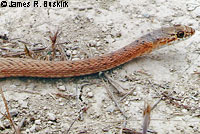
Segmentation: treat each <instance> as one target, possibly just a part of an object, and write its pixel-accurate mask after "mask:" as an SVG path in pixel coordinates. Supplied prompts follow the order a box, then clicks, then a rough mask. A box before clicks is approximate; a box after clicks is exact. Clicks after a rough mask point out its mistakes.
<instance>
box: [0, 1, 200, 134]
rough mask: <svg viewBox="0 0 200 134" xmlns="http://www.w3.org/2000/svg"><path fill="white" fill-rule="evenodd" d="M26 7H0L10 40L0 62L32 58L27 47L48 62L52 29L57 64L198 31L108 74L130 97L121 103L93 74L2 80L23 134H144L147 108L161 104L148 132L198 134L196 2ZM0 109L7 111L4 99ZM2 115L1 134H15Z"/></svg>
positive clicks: (2, 29)
mask: <svg viewBox="0 0 200 134" xmlns="http://www.w3.org/2000/svg"><path fill="white" fill-rule="evenodd" d="M0 2H1V4H2V1H0ZM6 2H8V3H10V2H11V1H10V0H9V1H7V0H6ZM12 2H14V1H12ZM15 2H16V1H15ZM24 2H25V3H26V4H25V5H26V6H28V7H2V6H1V7H0V35H1V38H4V39H5V37H7V38H8V40H3V39H0V56H1V57H8V56H11V57H23V58H30V57H28V56H25V55H24V53H25V52H24V48H25V46H26V47H27V48H28V49H29V50H31V53H32V55H34V56H33V57H34V58H36V59H38V60H44V59H46V60H51V55H52V53H53V52H52V49H51V48H52V42H51V39H50V37H49V36H53V35H54V34H55V33H56V31H59V34H58V36H57V41H56V44H57V45H56V55H55V56H56V58H55V59H54V60H63V59H64V60H77V59H84V58H88V57H94V56H97V55H101V54H104V53H108V52H111V51H114V50H116V49H118V48H121V47H123V46H125V45H127V44H129V43H131V42H132V41H134V40H136V39H137V38H138V37H140V36H142V35H144V34H146V33H149V32H151V31H153V30H154V29H158V28H160V27H164V26H169V25H173V24H183V25H188V26H191V27H193V28H194V29H195V30H196V33H195V35H194V36H193V37H191V38H189V39H188V40H185V41H182V42H180V43H176V44H175V45H173V46H169V47H165V48H162V49H159V50H156V51H154V52H153V53H151V54H148V55H145V56H142V57H139V58H136V59H134V60H132V61H131V62H129V63H127V64H125V65H122V66H120V67H117V68H115V69H112V70H110V71H108V72H106V74H107V75H108V76H109V77H111V78H112V79H113V80H114V85H115V86H116V87H117V88H119V85H118V84H120V85H121V86H122V87H124V90H125V92H130V93H129V94H128V95H127V96H125V97H124V96H123V95H122V94H119V93H118V92H116V89H115V88H114V87H113V86H112V85H111V84H110V83H109V82H108V81H107V79H105V78H104V76H103V75H98V74H94V75H90V76H82V77H76V78H61V79H41V78H4V79H0V86H1V88H2V89H3V93H4V95H5V98H6V100H7V102H8V107H9V111H10V113H11V116H12V119H13V121H14V122H15V123H16V124H19V123H20V122H21V121H22V120H24V125H23V126H22V128H21V133H22V134H67V133H69V134H120V133H122V128H128V129H131V130H136V131H137V132H142V122H143V111H144V104H145V103H146V104H147V103H148V104H149V105H151V106H152V105H153V104H155V103H156V102H157V101H158V100H160V99H161V98H162V100H161V101H160V103H158V105H157V106H156V107H155V108H154V109H153V110H152V111H151V121H150V124H149V128H148V132H147V133H149V134H150V133H158V134H199V133H200V77H199V74H198V72H200V68H199V66H200V56H199V54H200V33H199V30H200V1H199V0H176V1H175V0H109V1H106V0H96V1H94V0H68V1H66V2H67V7H50V6H48V7H44V6H45V5H44V3H43V1H40V0H39V1H38V2H39V5H40V6H41V7H40V6H38V7H34V5H33V4H34V3H33V1H27V0H26V1H24ZM28 2H30V3H28ZM48 2H50V0H49V1H48ZM55 2H56V1H55ZM62 2H65V1H64V0H63V1H62ZM3 4H5V2H3ZM25 5H24V6H25ZM29 5H30V6H29ZM4 34H5V35H6V36H4ZM3 36H4V37H3ZM42 48H43V49H42ZM40 49H42V50H40ZM34 50H35V51H34ZM26 54H27V53H26ZM112 83H113V82H112ZM108 90H109V91H110V92H111V93H112V95H110V94H109V92H108ZM131 91H132V92H131ZM110 96H114V97H115V102H117V105H116V104H115V102H114V100H113V99H112V97H110ZM0 111H1V113H2V114H3V113H6V109H5V106H4V103H3V100H2V97H1V96H0ZM2 114H0V133H1V134H12V133H13V132H14V130H13V128H12V127H11V125H10V124H9V121H8V120H7V119H6V118H5V117H4V116H3V115H2Z"/></svg>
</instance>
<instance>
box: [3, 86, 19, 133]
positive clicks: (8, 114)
mask: <svg viewBox="0 0 200 134" xmlns="http://www.w3.org/2000/svg"><path fill="white" fill-rule="evenodd" d="M0 94H1V96H2V99H3V102H4V105H5V108H6V112H7V116H6V118H7V119H8V120H9V122H10V124H11V126H13V128H14V130H15V133H16V134H20V130H19V129H18V128H17V126H16V125H15V123H14V121H13V120H12V118H11V115H10V112H9V108H8V104H7V101H6V98H5V96H4V94H3V90H2V88H0Z"/></svg>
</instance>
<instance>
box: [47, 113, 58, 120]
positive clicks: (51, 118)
mask: <svg viewBox="0 0 200 134" xmlns="http://www.w3.org/2000/svg"><path fill="white" fill-rule="evenodd" d="M47 115H48V119H49V120H50V121H56V116H55V114H53V113H48V114H47Z"/></svg>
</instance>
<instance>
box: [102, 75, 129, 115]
mask: <svg viewBox="0 0 200 134" xmlns="http://www.w3.org/2000/svg"><path fill="white" fill-rule="evenodd" d="M102 81H103V83H104V85H105V86H106V90H107V92H108V94H109V96H110V97H111V99H112V100H113V101H114V103H115V105H116V106H117V108H118V109H119V111H120V112H121V113H122V115H123V116H124V118H125V119H127V118H128V117H127V116H126V114H125V113H124V111H123V110H122V109H121V108H120V106H119V104H118V102H117V100H116V98H115V97H114V95H113V93H112V92H111V91H110V90H109V88H108V86H107V85H106V83H105V81H104V80H103V79H102Z"/></svg>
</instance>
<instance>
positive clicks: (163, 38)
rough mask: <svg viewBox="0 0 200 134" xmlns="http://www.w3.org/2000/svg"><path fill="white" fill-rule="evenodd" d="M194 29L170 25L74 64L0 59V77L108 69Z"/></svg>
mask: <svg viewBox="0 0 200 134" xmlns="http://www.w3.org/2000/svg"><path fill="white" fill-rule="evenodd" d="M194 33H195V30H194V29H192V28H191V27H188V26H183V25H174V26H171V27H165V28H161V29H158V30H155V31H153V32H152V33H149V34H146V35H144V36H142V37H140V38H139V39H137V40H135V41H134V42H132V43H131V44H129V45H127V46H125V47H123V48H121V49H119V50H117V51H114V52H111V53H108V54H105V55H102V56H98V57H94V58H89V59H84V60H78V61H40V60H31V59H22V58H0V78H5V77H43V78H61V77H73V76H81V75H87V74H92V73H97V72H100V71H105V70H109V69H111V68H114V67H116V66H119V65H121V64H124V63H126V62H128V61H130V60H132V59H134V58H136V57H138V56H141V55H144V54H146V53H150V52H151V51H153V50H154V49H156V48H159V47H161V46H163V45H170V44H172V43H173V42H174V41H177V40H180V39H185V38H187V37H190V36H192V35H193V34H194Z"/></svg>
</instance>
